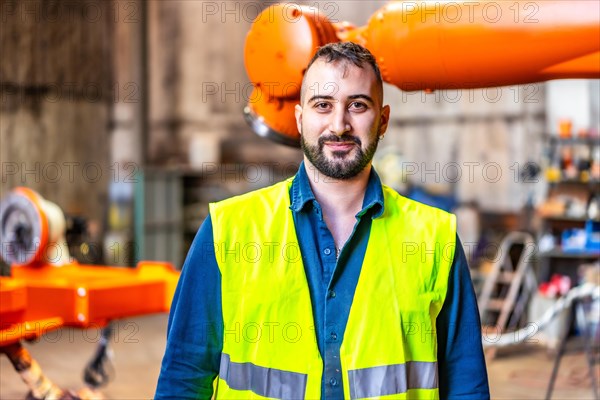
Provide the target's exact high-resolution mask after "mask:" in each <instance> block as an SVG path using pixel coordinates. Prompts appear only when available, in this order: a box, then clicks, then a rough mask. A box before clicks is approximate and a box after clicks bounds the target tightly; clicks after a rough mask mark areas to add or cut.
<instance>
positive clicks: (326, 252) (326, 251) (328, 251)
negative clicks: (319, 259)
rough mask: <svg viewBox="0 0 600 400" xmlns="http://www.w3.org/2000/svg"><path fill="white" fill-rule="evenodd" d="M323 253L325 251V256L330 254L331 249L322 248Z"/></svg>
mask: <svg viewBox="0 0 600 400" xmlns="http://www.w3.org/2000/svg"><path fill="white" fill-rule="evenodd" d="M323 253H325V255H326V256H328V255H330V254H331V249H330V248H329V247H328V248H326V249H325V250H323Z"/></svg>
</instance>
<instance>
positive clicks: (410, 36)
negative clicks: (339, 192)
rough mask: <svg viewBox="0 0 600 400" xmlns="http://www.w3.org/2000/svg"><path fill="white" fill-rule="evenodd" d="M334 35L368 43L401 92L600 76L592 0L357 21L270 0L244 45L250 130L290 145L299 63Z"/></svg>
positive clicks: (460, 7)
mask: <svg viewBox="0 0 600 400" xmlns="http://www.w3.org/2000/svg"><path fill="white" fill-rule="evenodd" d="M335 41H352V42H356V43H359V44H362V45H363V46H365V47H367V48H368V49H369V50H370V51H371V52H372V53H373V54H374V55H375V57H376V58H377V61H378V63H379V65H380V67H381V71H382V76H383V79H384V81H385V82H387V83H390V84H393V85H395V86H397V87H398V88H400V89H402V90H409V91H411V90H436V89H466V88H482V87H493V86H504V85H514V84H524V83H531V82H539V81H546V80H551V79H561V78H600V2H598V1H586V0H583V1H571V0H557V1H555V0H544V1H536V2H531V1H501V2H477V1H459V2H455V1H453V2H440V1H436V2H432V1H431V2H430V1H420V2H414V1H397V2H391V3H389V4H387V5H386V6H384V7H383V8H381V9H380V10H378V11H376V12H375V14H374V15H373V16H372V17H371V18H370V20H369V22H368V23H367V25H365V26H362V27H353V26H352V25H350V24H348V23H345V22H344V23H334V22H331V21H329V20H328V19H327V17H326V16H325V15H324V14H322V13H321V12H319V11H318V10H317V9H315V8H312V7H304V6H298V5H296V4H291V3H290V4H283V5H281V4H280V5H276V6H273V7H269V8H267V9H266V10H264V11H263V13H262V14H260V15H259V16H258V17H257V18H256V20H255V22H254V24H253V25H252V27H251V29H250V31H249V32H248V36H247V38H246V47H245V62H246V70H247V72H248V76H249V77H250V80H251V81H252V82H253V84H254V88H255V89H254V92H253V94H252V96H251V98H250V99H249V103H248V106H247V107H246V109H245V114H246V119H247V121H248V122H249V123H250V125H251V126H252V128H253V129H254V130H255V131H256V132H257V133H258V134H259V135H262V136H265V137H269V138H271V139H274V140H276V141H279V142H282V143H286V144H290V145H297V144H298V132H297V129H296V124H295V121H294V116H293V115H294V112H293V108H294V105H295V104H297V103H298V99H299V93H300V85H301V82H302V76H303V73H304V68H305V67H306V65H307V64H308V61H309V60H310V58H311V57H312V56H313V55H314V53H315V52H316V50H317V48H318V47H319V46H322V45H324V44H326V43H330V42H335Z"/></svg>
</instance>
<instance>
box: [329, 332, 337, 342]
mask: <svg viewBox="0 0 600 400" xmlns="http://www.w3.org/2000/svg"><path fill="white" fill-rule="evenodd" d="M330 337H331V340H333V341H334V342H335V341H336V340H337V333H335V332H331V335H330Z"/></svg>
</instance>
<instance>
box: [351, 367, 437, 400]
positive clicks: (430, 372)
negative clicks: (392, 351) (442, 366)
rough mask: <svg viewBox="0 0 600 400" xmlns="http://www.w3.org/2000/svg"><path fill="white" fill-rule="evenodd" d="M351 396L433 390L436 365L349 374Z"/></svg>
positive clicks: (358, 371) (381, 369)
mask: <svg viewBox="0 0 600 400" xmlns="http://www.w3.org/2000/svg"><path fill="white" fill-rule="evenodd" d="M348 382H349V383H350V397H351V398H352V399H362V398H364V397H378V396H385V395H388V394H399V393H406V392H407V391H408V390H409V389H436V388H437V387H438V375H437V362H420V361H409V362H407V363H406V364H394V365H383V366H380V367H371V368H364V369H355V370H351V371H348Z"/></svg>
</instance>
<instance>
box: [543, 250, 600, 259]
mask: <svg viewBox="0 0 600 400" xmlns="http://www.w3.org/2000/svg"><path fill="white" fill-rule="evenodd" d="M538 256H539V257H541V258H570V259H594V258H600V251H589V250H588V251H564V250H561V249H553V250H549V251H544V252H541V253H539V254H538Z"/></svg>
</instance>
